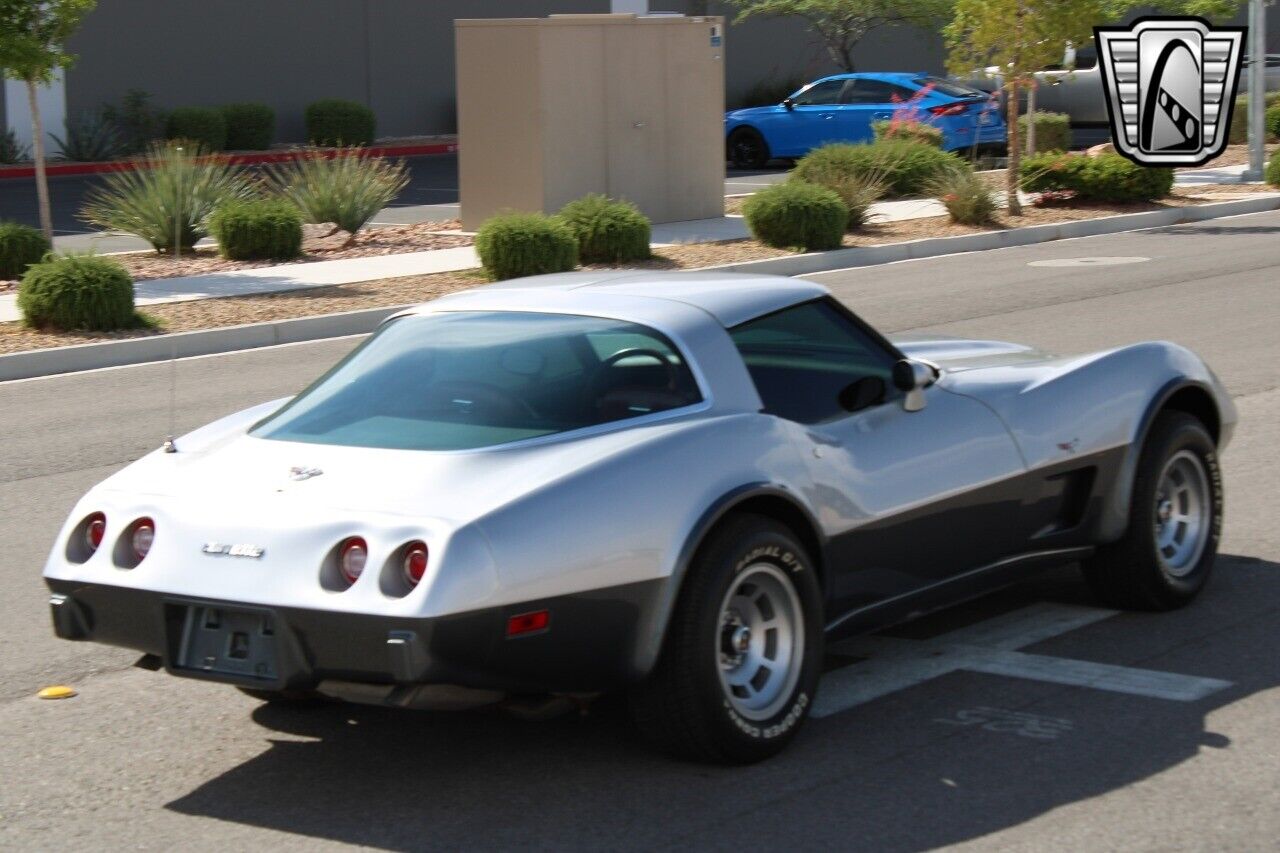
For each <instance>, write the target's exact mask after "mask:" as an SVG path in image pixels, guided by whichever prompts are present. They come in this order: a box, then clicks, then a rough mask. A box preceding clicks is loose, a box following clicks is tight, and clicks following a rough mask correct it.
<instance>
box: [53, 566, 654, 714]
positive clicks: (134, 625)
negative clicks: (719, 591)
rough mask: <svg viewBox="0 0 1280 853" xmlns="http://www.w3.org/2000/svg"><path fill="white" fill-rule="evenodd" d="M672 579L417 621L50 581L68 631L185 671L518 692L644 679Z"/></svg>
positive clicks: (267, 685)
mask: <svg viewBox="0 0 1280 853" xmlns="http://www.w3.org/2000/svg"><path fill="white" fill-rule="evenodd" d="M665 583H666V581H665V580H655V581H645V582H641V583H633V584H625V585H621V586H616V587H607V588H604V589H597V590H591V591H588V592H582V593H576V594H573V595H566V596H560V597H556V598H550V599H542V600H535V601H523V602H519V603H518V604H513V605H507V606H503V607H493V608H486V609H483V610H474V611H470V612H467V613H459V614H455V615H450V616H440V617H434V618H429V619H413V618H403V617H386V616H373V615H367V614H357V613H341V612H336V611H329V610H310V609H302V608H290V607H278V608H273V607H265V606H261V605H256V604H241V603H237V602H231V601H208V600H203V599H188V598H183V597H181V596H174V595H167V594H164V593H159V592H151V591H147V590H137V589H127V588H123V587H116V586H108V585H105V584H83V583H75V582H68V581H57V580H50V581H48V584H49V588H50V589H51V590H52V592H53V598H52V604H53V620H54V630H55V632H56V633H57V634H58V636H60V637H63V638H64V639H71V640H91V641H94V642H99V643H105V644H107V645H113V646H121V647H124V648H128V649H135V650H137V651H140V652H144V653H147V654H152V655H156V656H158V657H159V658H161V660H163V662H164V667H165V669H166V670H168V671H169V672H171V673H173V674H174V675H181V676H185V677H190V678H204V679H208V680H213V681H222V682H227V683H232V684H238V685H241V686H246V687H257V688H260V689H269V690H283V689H305V688H308V687H312V686H314V685H316V684H318V683H319V682H320V681H323V680H341V681H354V682H365V683H372V684H458V685H463V686H467V687H477V688H484V689H491V690H502V691H507V692H512V693H522V692H523V693H540V692H589V691H596V690H603V689H607V688H610V687H614V686H617V685H620V684H625V683H628V682H631V681H634V680H636V679H637V678H639V677H641V676H642V675H643V673H641V672H638V671H637V670H636V660H637V657H638V656H637V654H636V644H637V642H638V641H639V640H638V626H640V625H642V624H647V619H648V616H649V614H650V612H651V609H652V608H653V607H655V606H657V603H658V602H659V600H660V599H661V596H662V594H663V587H664V585H665ZM539 610H546V611H548V612H549V614H550V621H549V623H548V625H547V627H546V629H544V630H541V631H538V632H536V633H530V634H527V635H521V636H516V637H507V635H506V631H507V622H508V620H509V619H510V617H512V616H515V615H518V614H522V613H528V612H530V611H539Z"/></svg>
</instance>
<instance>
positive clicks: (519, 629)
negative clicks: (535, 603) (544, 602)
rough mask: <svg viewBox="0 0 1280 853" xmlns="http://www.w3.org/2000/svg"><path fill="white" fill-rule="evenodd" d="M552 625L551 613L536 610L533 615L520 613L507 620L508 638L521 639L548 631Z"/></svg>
mask: <svg viewBox="0 0 1280 853" xmlns="http://www.w3.org/2000/svg"><path fill="white" fill-rule="evenodd" d="M550 624H551V611H549V610H534V611H533V612H531V613H519V614H517V615H515V616H512V617H510V618H509V619H507V636H508V637H519V636H521V635H523V634H532V633H535V632H537V631H545V630H547V626H548V625H550Z"/></svg>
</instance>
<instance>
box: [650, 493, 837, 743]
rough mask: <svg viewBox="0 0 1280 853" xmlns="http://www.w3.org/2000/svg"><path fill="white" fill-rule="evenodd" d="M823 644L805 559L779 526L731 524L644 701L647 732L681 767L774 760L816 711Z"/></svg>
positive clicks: (709, 550) (711, 548)
mask: <svg viewBox="0 0 1280 853" xmlns="http://www.w3.org/2000/svg"><path fill="white" fill-rule="evenodd" d="M822 637H823V629H822V602H821V594H820V589H819V585H818V580H817V578H816V577H815V575H814V571H813V566H812V563H811V561H810V558H809V556H808V555H807V554H806V553H805V551H804V548H803V547H802V546H801V545H800V544H799V543H798V542H797V541H796V539H795V537H794V535H793V534H792V533H791V532H790V531H789V530H788V529H787V528H786V527H784V526H782V525H780V524H778V523H777V522H775V521H773V520H772V519H769V518H765V517H762V516H755V515H742V516H738V517H736V518H732V519H731V520H729V521H728V522H727V523H725V524H724V525H722V526H721V527H720V528H719V529H717V530H716V531H715V532H714V533H713V534H712V535H711V538H710V539H709V541H708V542H707V543H706V544H705V545H704V546H703V548H702V549H700V551H699V554H698V557H697V558H696V559H695V560H694V562H693V564H692V565H691V566H690V567H689V574H688V577H687V579H686V581H685V585H684V588H683V589H682V591H681V593H680V597H679V599H678V601H677V603H676V607H675V610H674V612H673V613H672V616H671V624H670V626H669V628H668V630H667V637H666V641H665V643H664V645H663V649H662V654H661V656H660V658H659V661H658V664H657V666H656V667H655V669H654V671H653V673H652V674H651V675H650V676H649V678H648V679H647V680H646V681H645V682H644V683H642V684H641V685H639V686H638V687H637V688H636V689H635V690H634V691H633V694H632V702H631V705H632V712H633V715H634V717H635V719H636V722H637V724H638V725H639V727H640V729H641V731H642V732H643V733H644V734H645V735H646V736H647V737H648V738H649V739H650V740H651V741H653V742H654V743H655V744H656V745H658V746H660V747H661V748H663V749H665V750H666V751H668V752H671V753H673V754H675V755H678V756H680V757H682V758H690V759H694V760H700V761H711V762H717V763H729V764H746V763H751V762H755V761H760V760H762V759H765V758H768V757H770V756H772V755H774V754H776V753H777V752H779V751H780V750H781V749H782V748H783V747H784V746H786V744H787V743H788V742H789V741H790V740H791V738H792V737H794V736H795V734H796V732H797V730H798V729H799V727H800V724H801V722H803V720H804V718H805V716H807V714H808V712H809V708H810V707H811V706H812V704H813V698H814V695H815V691H816V689H817V685H818V675H819V670H820V662H821V658H822Z"/></svg>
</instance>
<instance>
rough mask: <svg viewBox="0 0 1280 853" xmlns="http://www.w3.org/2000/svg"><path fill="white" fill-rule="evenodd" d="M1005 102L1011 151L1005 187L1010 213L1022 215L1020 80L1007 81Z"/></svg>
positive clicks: (1011, 214) (1006, 170)
mask: <svg viewBox="0 0 1280 853" xmlns="http://www.w3.org/2000/svg"><path fill="white" fill-rule="evenodd" d="M1004 88H1005V97H1006V99H1007V102H1006V104H1005V107H1006V112H1007V113H1008V115H1007V118H1006V119H1005V121H1006V122H1007V123H1008V125H1009V141H1008V145H1006V146H1005V147H1006V148H1007V149H1008V151H1009V165H1008V167H1007V168H1006V169H1005V181H1004V188H1005V193H1006V195H1007V196H1008V200H1009V201H1008V203H1009V215H1010V216H1021V215H1022V202H1020V201H1018V168H1019V166H1021V164H1022V146H1020V145H1019V144H1018V81H1017V79H1016V78H1011V79H1010V80H1009V82H1007V83H1005V87H1004Z"/></svg>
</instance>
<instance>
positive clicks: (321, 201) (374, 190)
mask: <svg viewBox="0 0 1280 853" xmlns="http://www.w3.org/2000/svg"><path fill="white" fill-rule="evenodd" d="M267 176H268V178H267V179H268V182H269V183H270V184H271V185H272V186H274V187H275V189H276V191H277V192H278V193H279V194H280V195H282V196H283V197H284V198H286V199H288V200H289V201H291V202H293V203H294V204H295V205H297V207H298V209H299V210H301V211H302V216H303V218H304V219H305V220H306V221H307V222H316V223H319V222H332V223H333V224H335V225H337V226H338V227H339V228H341V229H342V230H343V231H346V232H348V233H350V234H351V235H353V238H354V235H355V233H356V232H357V231H359V230H360V229H361V228H363V227H364V226H365V224H366V223H367V222H368V221H369V220H370V219H372V218H373V217H374V215H375V214H376V213H377V212H378V211H379V210H382V208H384V207H386V206H387V205H388V204H390V203H391V202H392V200H394V199H395V197H396V196H397V195H398V194H399V193H400V190H402V189H404V187H405V185H406V184H408V183H409V176H408V173H407V171H406V169H405V165H404V161H402V160H398V161H395V162H392V161H390V160H386V159H384V158H382V157H364V156H362V155H361V154H360V152H359V151H358V150H357V149H354V148H344V149H340V150H339V151H337V152H336V153H335V154H334V155H333V156H329V155H327V154H307V153H303V154H300V155H299V156H297V157H295V158H294V159H293V160H290V161H288V162H286V163H282V164H280V165H278V166H270V167H268V169H267Z"/></svg>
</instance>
